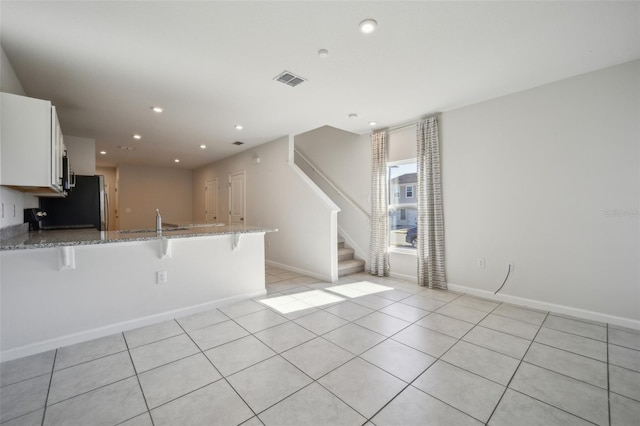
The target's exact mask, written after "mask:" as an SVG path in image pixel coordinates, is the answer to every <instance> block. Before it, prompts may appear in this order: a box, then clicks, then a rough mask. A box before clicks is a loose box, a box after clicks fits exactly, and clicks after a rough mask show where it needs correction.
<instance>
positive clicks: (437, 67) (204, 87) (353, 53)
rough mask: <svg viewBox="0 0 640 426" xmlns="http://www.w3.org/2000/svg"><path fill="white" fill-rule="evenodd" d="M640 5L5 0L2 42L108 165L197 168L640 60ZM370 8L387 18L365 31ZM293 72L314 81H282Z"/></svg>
mask: <svg viewBox="0 0 640 426" xmlns="http://www.w3.org/2000/svg"><path fill="white" fill-rule="evenodd" d="M639 6H640V3H638V2H615V1H603V2H577V1H570V2H555V1H534V2H520V1H518V2H488V1H487V2H484V1H472V2H457V1H448V2H432V1H411V2H401V1H367V2H365V1H354V2H348V1H333V2H328V1H316V2H310V1H296V2H293V1H279V2H273V1H255V2H247V1H233V2H232V1H228V2H222V1H197V2H186V1H174V2H168V1H123V2H113V1H105V2H86V1H78V2H73V1H66V2H60V1H50V2H32V1H29V2H26V1H18V2H13V1H7V0H3V1H2V3H1V5H0V8H1V9H0V19H1V29H0V37H1V39H0V43H1V44H2V47H3V49H4V51H5V53H6V54H7V57H8V58H9V61H10V62H11V64H12V66H13V68H14V70H15V72H16V74H17V76H18V78H19V79H20V81H21V83H22V85H23V87H24V89H25V91H26V92H27V94H28V95H29V96H32V97H37V98H42V99H49V100H52V101H53V103H54V105H56V106H57V108H58V114H59V116H60V121H61V125H62V129H63V131H64V133H65V134H68V135H74V136H81V137H89V138H94V139H95V140H96V147H97V150H98V151H100V150H104V151H106V152H107V154H106V155H98V157H99V158H97V160H98V164H99V165H115V164H118V163H130V164H143V165H155V166H168V167H184V168H189V169H191V168H195V167H199V166H202V165H204V164H207V163H210V162H213V161H215V160H218V159H221V158H224V157H227V156H230V155H233V154H235V153H237V152H239V151H242V150H244V149H246V148H248V147H253V146H256V145H259V144H262V143H265V142H269V141H271V140H274V139H276V138H278V137H281V136H283V135H287V134H298V133H302V132H306V131H309V130H312V129H315V128H317V127H320V126H323V125H330V126H333V127H336V128H340V129H343V130H346V131H350V132H354V133H358V134H362V133H367V132H369V131H371V129H372V127H371V126H370V125H369V122H370V121H376V122H377V125H375V128H381V127H385V126H390V125H394V124H398V123H401V122H405V121H409V120H413V119H415V118H418V117H419V116H421V115H424V114H426V113H430V112H436V111H447V110H450V109H453V108H457V107H461V106H464V105H468V104H472V103H475V102H479V101H482V100H486V99H490V98H494V97H497V96H501V95H505V94H508V93H513V92H516V91H520V90H524V89H527V88H531V87H535V86H539V85H542V84H545V83H548V82H551V81H556V80H559V79H562V78H567V77H571V76H574V75H577V74H582V73H586V72H589V71H593V70H596V69H600V68H604V67H607V66H610V65H615V64H619V63H623V62H627V61H630V60H634V59H637V58H639V57H640V34H639V29H640V8H639ZM367 18H372V19H375V20H376V21H377V22H378V28H377V30H376V31H375V32H374V33H372V34H368V35H364V34H362V33H360V32H359V28H358V25H359V23H360V22H361V21H362V20H364V19H367ZM320 49H327V50H328V51H329V55H328V56H327V57H320V56H319V55H318V50H320ZM284 70H287V71H290V72H293V73H295V74H297V75H300V76H302V77H304V78H305V79H307V81H306V82H304V83H303V84H301V85H299V86H297V87H295V88H294V87H289V86H287V85H284V84H282V83H279V82H276V81H274V77H275V76H276V75H278V74H279V73H280V72H282V71H284ZM156 105H158V106H161V107H163V108H164V112H163V113H162V114H155V113H153V112H152V111H151V107H152V106H156ZM349 114H357V118H349ZM237 124H241V125H242V126H243V127H244V128H243V130H236V129H235V128H234V126H235V125H237ZM134 134H140V135H141V136H142V139H140V140H139V141H136V140H134V139H133V138H132V135H134ZM235 141H242V142H244V143H245V144H244V145H242V146H235V145H233V144H232V143H233V142H235ZM201 144H204V145H206V146H207V148H206V149H201V148H200V147H199V146H200V145H201ZM119 146H122V147H131V148H134V150H123V149H120V148H119ZM175 158H179V159H180V160H181V162H180V163H179V164H178V163H174V159H175Z"/></svg>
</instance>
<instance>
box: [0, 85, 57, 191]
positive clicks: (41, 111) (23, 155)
mask: <svg viewBox="0 0 640 426" xmlns="http://www.w3.org/2000/svg"><path fill="white" fill-rule="evenodd" d="M1 113H2V116H1V117H2V119H1V123H0V124H1V125H2V126H1V127H2V139H0V140H1V143H2V178H1V179H0V183H1V184H2V185H15V186H33V187H49V186H50V185H51V180H52V178H53V175H52V173H53V172H52V169H51V166H52V159H53V156H54V152H53V151H52V146H53V145H52V141H51V139H52V138H51V126H52V124H51V102H47V101H42V100H40V99H33V98H27V97H25V96H18V95H12V94H8V93H2V110H1Z"/></svg>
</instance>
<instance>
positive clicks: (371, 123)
mask: <svg viewBox="0 0 640 426" xmlns="http://www.w3.org/2000/svg"><path fill="white" fill-rule="evenodd" d="M376 124H378V122H377V121H370V122H369V126H375V125H376Z"/></svg>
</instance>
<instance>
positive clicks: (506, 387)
mask: <svg viewBox="0 0 640 426" xmlns="http://www.w3.org/2000/svg"><path fill="white" fill-rule="evenodd" d="M548 317H549V312H547V314H546V315H545V317H544V321H546V320H547V318H548ZM544 321H542V324H544ZM542 324H540V327H538V331H537V332H536V335H535V336H533V339H531V341H530V342H529V346H528V347H527V350H526V351H525V352H524V354H522V358H521V359H520V361H519V362H518V366H517V367H516V369H515V370H513V374H512V375H511V378H510V379H509V382H507V385H506V386H505V387H504V391H503V392H502V395H501V396H500V399H498V402H497V404H496V406H495V407H493V410H492V411H491V415H489V418H488V419H487V424H488V423H489V422H490V421H491V418H492V417H493V415H494V414H495V412H496V410H497V409H498V406H499V405H500V403H501V402H502V399H503V398H504V396H505V394H506V393H507V390H508V389H509V386H510V385H511V382H512V381H513V378H514V377H516V374H517V373H518V370H520V366H521V365H522V363H523V362H524V358H525V357H526V356H527V353H528V352H529V349H531V345H533V342H534V341H535V339H536V337H538V333H540V330H542ZM527 396H528V395H527ZM549 405H551V404H549ZM556 408H557V407H556Z"/></svg>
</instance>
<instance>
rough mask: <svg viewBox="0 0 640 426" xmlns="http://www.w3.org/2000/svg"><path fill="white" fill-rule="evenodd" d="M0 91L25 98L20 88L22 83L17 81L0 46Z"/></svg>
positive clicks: (22, 89)
mask: <svg viewBox="0 0 640 426" xmlns="http://www.w3.org/2000/svg"><path fill="white" fill-rule="evenodd" d="M0 89H1V90H0V91H2V92H5V93H13V94H14V95H22V96H27V93H26V92H25V91H24V88H23V87H22V83H20V80H19V79H18V76H17V75H16V73H15V71H14V70H13V66H12V65H11V62H9V58H7V55H6V54H5V53H4V49H3V48H2V47H1V46H0Z"/></svg>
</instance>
